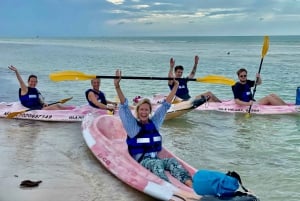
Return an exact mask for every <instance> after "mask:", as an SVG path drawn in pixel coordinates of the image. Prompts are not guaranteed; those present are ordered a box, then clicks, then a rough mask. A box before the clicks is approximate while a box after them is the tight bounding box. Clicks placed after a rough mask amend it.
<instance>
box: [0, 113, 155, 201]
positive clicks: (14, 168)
mask: <svg viewBox="0 0 300 201" xmlns="http://www.w3.org/2000/svg"><path fill="white" fill-rule="evenodd" d="M0 133H1V135H0V153H1V157H0V158H1V162H0V201H41V200H42V201H53V200H56V201H96V200H101V201H106V200H107V201H109V200H132V201H135V200H136V201H140V200H146V201H147V200H148V201H152V200H154V199H153V198H151V197H148V196H146V195H144V194H142V193H140V192H138V191H136V190H134V189H132V188H131V187H129V186H127V185H125V184H123V183H122V182H120V181H119V180H118V179H117V178H116V177H114V176H113V175H112V174H110V173H109V172H108V171H107V170H106V169H104V167H102V165H101V164H100V163H99V162H98V161H97V160H96V158H95V157H94V156H93V155H92V153H91V152H90V151H89V149H88V148H87V146H86V145H85V142H84V140H83V138H82V135H81V129H80V123H47V122H37V121H27V120H8V119H0ZM27 179H29V180H32V181H37V180H42V183H41V184H40V185H39V186H38V187H33V188H20V187H19V185H20V183H21V181H23V180H27Z"/></svg>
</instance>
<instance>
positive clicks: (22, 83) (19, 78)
mask: <svg viewBox="0 0 300 201" xmlns="http://www.w3.org/2000/svg"><path fill="white" fill-rule="evenodd" d="M8 68H9V69H10V70H12V71H14V72H15V73H16V77H17V79H18V81H19V83H20V88H21V94H22V95H24V94H27V92H28V88H27V86H26V84H25V82H24V81H23V79H22V77H21V75H20V73H19V71H18V69H17V68H16V67H14V66H12V65H10V66H8Z"/></svg>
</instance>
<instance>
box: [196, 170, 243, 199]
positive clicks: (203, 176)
mask: <svg viewBox="0 0 300 201" xmlns="http://www.w3.org/2000/svg"><path fill="white" fill-rule="evenodd" d="M238 188H239V181H238V179H236V178H234V177H232V176H229V175H226V174H224V173H221V172H217V171H212V170H199V171H197V172H196V173H195V175H194V176H193V189H194V190H195V192H196V193H197V194H198V195H213V196H218V197H232V196H234V195H235V192H236V191H237V190H238Z"/></svg>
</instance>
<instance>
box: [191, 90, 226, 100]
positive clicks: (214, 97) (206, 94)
mask: <svg viewBox="0 0 300 201" xmlns="http://www.w3.org/2000/svg"><path fill="white" fill-rule="evenodd" d="M201 96H205V97H206V96H209V97H210V99H209V100H208V102H219V103H221V102H222V101H221V100H220V99H218V98H217V97H216V96H215V95H214V94H213V93H212V92H210V91H207V92H205V93H203V94H200V95H198V96H197V97H196V98H201Z"/></svg>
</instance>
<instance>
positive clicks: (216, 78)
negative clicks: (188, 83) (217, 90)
mask: <svg viewBox="0 0 300 201" xmlns="http://www.w3.org/2000/svg"><path fill="white" fill-rule="evenodd" d="M196 81H197V82H204V83H210V84H224V85H229V86H232V85H234V84H235V81H234V80H233V79H230V78H227V77H224V76H220V75H208V76H205V77H202V78H196Z"/></svg>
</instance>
